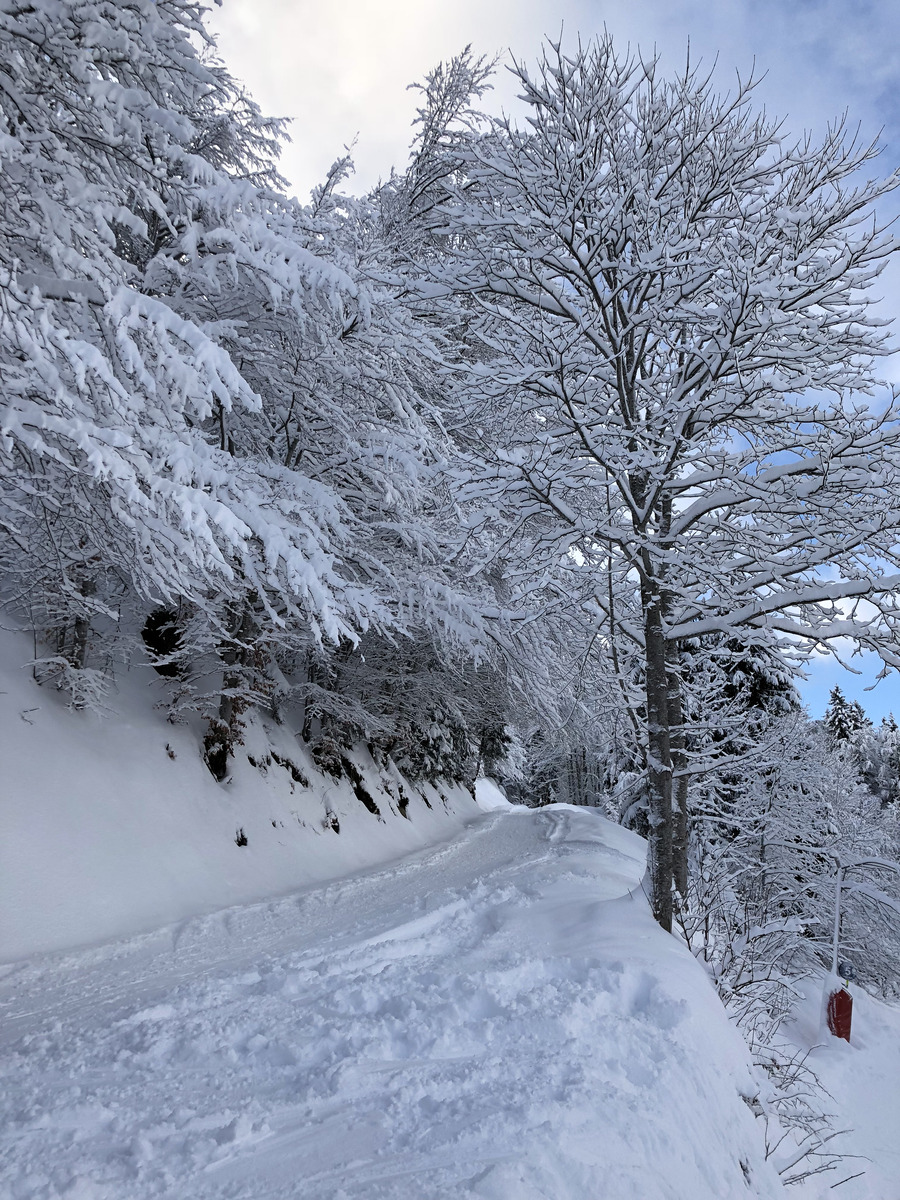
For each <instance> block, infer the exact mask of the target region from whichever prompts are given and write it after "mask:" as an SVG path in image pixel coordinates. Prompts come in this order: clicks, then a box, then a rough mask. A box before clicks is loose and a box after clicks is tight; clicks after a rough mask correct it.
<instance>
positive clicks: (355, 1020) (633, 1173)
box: [0, 806, 781, 1200]
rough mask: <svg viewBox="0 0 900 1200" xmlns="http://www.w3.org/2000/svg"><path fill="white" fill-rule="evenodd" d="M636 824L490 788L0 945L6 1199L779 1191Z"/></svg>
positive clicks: (737, 1069) (716, 1010)
mask: <svg viewBox="0 0 900 1200" xmlns="http://www.w3.org/2000/svg"><path fill="white" fill-rule="evenodd" d="M643 871H644V845H643V843H642V842H641V841H640V840H639V839H638V838H636V837H634V835H632V834H629V833H627V832H626V831H624V830H622V829H620V828H617V827H615V826H613V825H610V824H609V823H608V822H606V821H605V820H604V819H603V818H602V817H600V816H599V815H598V814H597V813H596V812H594V811H592V810H584V809H572V808H565V807H562V806H560V807H554V808H551V809H546V810H541V811H537V812H536V811H532V810H515V811H511V810H509V809H507V810H503V809H500V810H498V811H495V812H493V813H491V814H489V815H485V816H484V817H483V818H482V819H481V820H480V821H479V822H478V823H476V824H473V825H472V826H470V827H469V828H468V829H466V830H464V831H463V832H461V833H460V834H459V835H458V836H457V837H456V838H455V839H454V840H452V841H451V842H449V843H446V844H444V845H442V846H438V847H436V848H433V849H430V850H427V851H424V852H421V853H419V854H418V855H416V856H412V857H409V858H407V859H405V860H404V861H403V862H402V863H399V864H395V865H393V866H390V867H387V868H384V869H382V870H380V871H374V872H369V873H363V874H358V875H356V876H353V877H350V878H347V879H344V880H341V881H338V882H334V883H331V884H328V885H325V886H322V887H316V888H311V889H308V890H306V891H303V892H299V893H298V894H296V895H294V896H291V897H285V898H281V899H278V900H274V901H271V902H267V903H263V904H257V905H252V906H245V907H239V908H232V909H229V910H227V911H225V912H222V913H218V914H215V915H208V916H204V917H198V918H193V919H191V920H188V921H186V922H182V923H179V924H176V925H174V926H170V927H169V928H166V929H163V930H160V931H158V932H156V933H154V934H149V935H145V936H142V937H137V938H132V939H130V940H126V941H123V942H120V943H113V944H110V945H107V946H105V947H99V948H94V949H89V950H82V951H80V952H79V953H77V954H74V955H64V956H51V957H44V958H36V959H32V960H30V961H28V962H25V963H23V964H20V965H18V966H13V967H11V968H9V969H8V971H7V974H6V976H5V978H4V979H3V980H2V983H0V989H2V992H0V995H2V1030H3V1032H2V1039H3V1045H2V1059H0V1062H2V1074H3V1078H2V1086H0V1095H2V1101H0V1103H2V1121H0V1129H2V1133H0V1164H2V1165H0V1194H2V1195H4V1196H9V1197H11V1198H12V1200H50V1198H51V1197H53V1198H56V1197H67V1198H70V1197H71V1198H73V1200H88V1198H89V1200H107V1198H108V1200H145V1198H149V1197H171V1198H172V1200H175V1198H177V1200H188V1198H189V1200H206V1198H212V1197H217V1198H219V1197H221V1198H222V1200H224V1198H225V1197H228V1198H230V1200H237V1198H241V1200H244V1198H247V1200H249V1198H251V1197H253V1198H257V1197H258V1198H260V1200H262V1198H263V1197H266V1198H267V1200H275V1198H285V1200H287V1198H288V1197H291V1198H295V1197H303V1198H304V1200H315V1198H322V1200H324V1198H326V1197H327V1198H329V1200H339V1198H340V1200H351V1198H352V1200H356V1198H366V1200H377V1198H388V1197H390V1198H391V1200H395V1198H397V1200H399V1198H406V1197H408V1198H409V1200H427V1198H429V1197H448V1198H449V1197H463V1196H473V1197H483V1198H493V1200H501V1198H502V1200H538V1198H541V1200H588V1198H600V1197H608V1198H609V1200H628V1198H632V1197H633V1198H634V1200H656V1198H657V1197H658V1198H660V1200H662V1198H663V1197H665V1198H667V1200H704V1198H709V1200H726V1198H730V1197H743V1196H757V1197H770V1196H776V1195H779V1194H781V1188H780V1184H779V1183H778V1181H777V1179H776V1178H775V1176H774V1175H773V1173H772V1170H771V1168H770V1167H769V1166H768V1165H767V1164H766V1163H765V1162H764V1161H763V1160H762V1157H761V1139H760V1134H759V1127H758V1125H757V1124H756V1123H755V1121H754V1118H753V1116H752V1114H751V1112H750V1109H749V1108H748V1106H747V1104H746V1103H745V1101H744V1099H742V1095H744V1096H749V1095H751V1094H752V1093H753V1091H754V1090H755V1087H756V1083H755V1081H754V1079H753V1078H752V1076H751V1072H750V1070H749V1069H748V1066H747V1059H746V1055H745V1052H744V1048H743V1044H742V1042H741V1040H740V1038H739V1037H738V1035H737V1033H736V1032H735V1031H734V1030H733V1029H732V1028H731V1027H730V1025H729V1024H728V1023H727V1021H726V1019H725V1017H724V1015H723V1013H722V1010H721V1008H720V1007H719V1005H718V1002H717V1000H716V998H715V996H714V994H713V991H712V989H711V987H710V985H709V983H708V981H707V979H706V977H705V975H704V973H703V971H702V970H701V968H700V967H699V966H698V964H696V963H695V962H694V960H693V959H692V958H691V957H690V956H689V955H688V954H687V953H686V952H685V951H684V950H683V949H682V948H681V947H680V946H679V944H678V943H677V942H676V941H675V940H674V939H672V938H669V937H667V936H666V935H665V934H663V933H662V932H661V931H660V930H659V929H658V927H657V926H656V925H655V924H654V922H653V920H652V918H651V916H650V913H649V910H648V907H647V904H646V901H645V899H644V897H643V894H642V892H641V888H640V881H641V877H642V875H643Z"/></svg>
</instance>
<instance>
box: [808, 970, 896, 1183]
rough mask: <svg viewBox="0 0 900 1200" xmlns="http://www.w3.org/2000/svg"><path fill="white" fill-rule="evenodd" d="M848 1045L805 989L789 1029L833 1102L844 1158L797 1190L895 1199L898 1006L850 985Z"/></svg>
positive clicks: (819, 998)
mask: <svg viewBox="0 0 900 1200" xmlns="http://www.w3.org/2000/svg"><path fill="white" fill-rule="evenodd" d="M851 992H852V995H853V1022H852V1028H851V1031H850V1042H849V1044H848V1043H847V1042H845V1041H843V1040H841V1039H840V1038H835V1037H832V1036H831V1034H829V1032H828V1030H827V1028H826V1027H825V1020H824V1012H823V1007H824V1006H823V995H822V994H821V993H820V990H819V989H818V988H814V987H810V989H809V994H808V996H807V1000H806V1003H805V1004H802V1005H801V1007H800V1011H799V1014H798V1020H797V1022H796V1025H795V1026H794V1028H793V1030H792V1034H793V1038H794V1040H795V1042H796V1043H797V1045H798V1046H799V1048H800V1049H801V1050H803V1051H808V1059H807V1062H808V1064H809V1066H810V1067H811V1068H812V1069H813V1071H814V1072H815V1073H816V1075H817V1076H818V1078H819V1080H820V1081H821V1082H822V1084H823V1085H824V1086H825V1088H826V1089H827V1091H828V1093H829V1094H830V1096H831V1098H832V1110H833V1112H834V1114H835V1117H834V1124H835V1127H836V1128H837V1129H841V1130H847V1131H848V1132H847V1133H846V1134H843V1135H841V1136H839V1137H837V1138H835V1139H834V1142H833V1143H832V1144H833V1145H834V1147H835V1149H836V1150H838V1151H839V1152H840V1153H842V1154H845V1155H846V1156H847V1157H846V1158H844V1159H843V1161H842V1162H841V1163H840V1164H839V1166H838V1167H837V1169H836V1170H835V1171H834V1172H833V1173H829V1174H828V1175H825V1176H820V1177H818V1178H816V1179H815V1180H810V1181H809V1184H808V1185H807V1189H806V1190H804V1191H802V1193H798V1200H800V1194H802V1196H803V1197H804V1198H806V1197H814V1198H815V1200H825V1198H826V1197H827V1198H831V1197H836V1198H839V1200H896V1198H897V1197H900V1008H897V1007H896V1006H894V1005H890V1004H885V1003H883V1002H882V1001H880V1000H878V999H876V998H875V997H874V996H870V995H868V994H867V993H866V992H865V991H864V990H863V989H862V988H860V987H855V986H854V987H852V988H851Z"/></svg>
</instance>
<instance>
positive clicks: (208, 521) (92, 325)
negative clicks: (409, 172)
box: [0, 0, 478, 775]
mask: <svg viewBox="0 0 900 1200" xmlns="http://www.w3.org/2000/svg"><path fill="white" fill-rule="evenodd" d="M202 17H203V9H202V7H201V6H200V5H198V4H194V3H191V2H190V0H160V2H159V3H154V2H153V0H128V2H126V3H123V4H110V3H101V4H99V5H98V4H96V3H88V2H86V0H38V3H36V4H33V5H27V6H13V7H12V8H10V7H9V6H7V8H6V9H4V10H3V11H2V12H0V45H2V55H0V57H2V62H3V64H4V65H3V68H2V71H0V115H2V120H3V133H4V136H3V139H2V142H0V166H2V170H0V192H2V196H3V203H4V214H5V219H4V222H3V228H2V230H0V285H2V286H0V361H2V370H3V375H4V390H3V395H2V400H0V405H2V411H0V425H2V442H0V467H2V482H0V522H2V529H3V531H4V534H5V535H6V536H5V538H4V539H2V541H3V546H2V548H0V555H2V567H3V575H4V592H5V595H6V596H7V597H10V596H12V597H13V599H14V600H15V601H16V602H17V603H18V604H19V606H20V607H24V608H26V609H27V610H28V611H29V612H30V613H31V614H32V617H33V623H34V624H35V626H36V627H37V628H38V629H39V630H43V631H47V632H48V633H52V637H51V639H50V640H51V645H50V653H49V660H50V661H49V665H50V666H52V667H53V668H54V669H55V670H57V671H58V672H60V673H61V674H62V676H63V677H64V682H65V683H66V685H67V686H69V687H70V688H71V689H72V690H73V691H76V692H77V693H78V696H79V697H81V698H82V699H84V698H85V697H88V696H89V693H90V689H89V687H88V680H89V674H90V673H89V672H88V670H87V669H86V668H87V667H88V666H89V664H90V663H91V661H92V658H91V653H90V649H91V628H92V626H94V627H95V628H96V627H97V626H98V625H104V624H105V626H106V627H107V628H105V629H104V630H103V633H104V639H105V640H106V641H107V642H108V637H109V633H108V627H109V625H110V624H112V625H115V624H116V623H117V622H118V620H119V618H120V616H122V615H123V614H124V613H126V612H129V611H132V612H134V610H137V609H139V608H140V607H141V605H143V608H144V615H146V614H147V611H148V610H150V611H151V616H153V614H154V613H155V614H156V615H155V616H153V620H152V621H151V626H153V622H155V625H156V626H158V627H160V628H161V627H162V626H165V625H169V626H172V622H173V620H174V621H175V624H176V625H178V628H177V629H176V631H175V634H173V636H174V637H175V639H176V642H177V645H178V647H179V654H180V659H181V662H182V665H183V664H184V663H185V662H186V661H187V660H188V659H190V658H192V657H193V658H194V659H196V660H198V661H199V660H200V659H204V660H205V666H204V667H202V668H197V670H196V671H194V675H196V674H197V673H198V671H199V672H200V673H201V674H202V671H206V673H207V675H208V676H209V677H208V678H206V679H200V680H197V679H191V680H188V679H184V678H183V685H184V689H187V690H190V689H193V690H192V693H191V694H192V695H193V699H194V701H195V702H196V703H199V704H202V705H205V707H206V708H207V709H208V712H209V715H210V717H211V722H212V723H211V727H210V732H209V735H208V738H207V743H208V744H207V756H208V760H209V762H210V765H211V766H213V767H214V770H215V773H216V774H217V775H222V773H223V772H224V770H225V763H226V760H227V756H228V752H229V750H230V747H231V745H232V743H233V741H234V738H235V737H236V736H238V735H239V725H240V713H241V710H242V708H243V707H244V706H246V704H247V703H248V702H250V701H252V700H254V699H261V698H264V696H265V695H266V694H268V693H269V692H270V691H271V689H272V687H273V686H274V685H273V683H272V679H270V678H268V677H267V668H266V663H267V662H269V663H273V664H274V660H275V659H276V658H279V657H280V660H281V664H282V665H283V666H285V667H288V666H290V667H297V668H298V669H297V670H296V671H295V673H294V678H293V684H294V685H295V686H299V688H300V690H301V691H302V689H303V686H305V685H304V683H303V675H304V670H305V669H306V665H308V664H309V663H310V662H311V661H312V660H313V659H317V660H321V659H323V658H327V657H328V654H329V653H331V651H330V650H329V649H327V647H333V648H334V647H339V646H340V645H342V644H344V643H346V644H349V645H352V644H354V643H355V642H356V641H357V640H358V639H359V637H360V636H361V635H362V634H363V633H364V632H365V631H367V630H372V631H376V632H377V633H378V634H380V635H382V636H384V635H387V634H388V633H390V634H392V635H394V634H400V635H403V634H404V633H405V632H407V631H408V632H410V633H417V634H418V633H419V632H421V631H422V630H423V629H424V630H425V631H426V632H427V634H428V636H446V637H447V638H448V640H450V641H453V642H455V643H456V645H457V647H458V646H459V645H460V644H461V643H462V642H467V641H468V642H472V641H477V640H478V635H477V632H476V631H475V626H476V625H477V619H476V617H475V615H474V613H473V610H472V608H471V606H470V605H468V603H467V601H466V600H465V597H464V590H465V589H460V588H456V587H454V586H453V584H452V581H451V580H450V579H449V576H448V575H447V572H446V571H445V569H444V560H445V558H446V557H447V555H446V553H445V551H444V548H443V547H442V545H441V537H440V535H439V532H438V531H439V529H440V527H441V517H440V508H441V505H442V504H443V503H444V501H445V499H446V496H447V488H446V486H445V485H442V484H441V482H440V480H439V478H438V464H439V463H440V461H441V460H442V458H443V457H444V449H443V441H442V439H443V437H444V435H443V434H442V431H441V425H440V420H439V418H438V416H437V414H436V412H435V410H434V406H433V404H432V402H431V399H430V397H429V391H433V390H434V382H433V379H432V377H431V376H432V375H433V372H430V371H429V368H428V358H427V352H428V344H429V336H428V332H427V331H426V330H425V329H423V328H419V327H417V326H416V322H415V318H414V317H413V316H412V314H411V313H410V311H409V310H408V309H405V308H403V307H402V306H401V305H399V304H398V303H397V302H396V300H395V298H394V295H393V291H392V285H391V283H390V281H385V279H384V272H383V271H381V270H380V264H379V261H378V257H377V251H378V249H379V245H380V244H379V243H376V242H375V241H373V237H372V235H371V232H370V229H371V226H372V224H373V222H372V221H371V219H370V211H369V209H368V208H367V206H366V204H365V202H354V201H350V200H348V199H347V198H345V197H341V196H340V194H339V188H340V182H341V178H342V175H343V172H344V171H345V170H346V169H347V167H348V163H347V162H346V161H343V162H341V163H339V164H338V165H337V166H336V168H335V169H334V170H333V171H332V172H331V173H330V175H329V178H328V180H327V181H326V184H325V185H323V187H322V188H320V189H318V191H317V193H316V195H315V196H314V201H313V204H312V205H311V206H309V207H308V208H305V209H304V208H301V207H300V206H298V205H297V204H296V203H295V202H292V201H288V200H286V199H285V198H284V197H282V196H280V195H279V194H278V193H277V191H275V190H273V189H274V188H276V187H277V186H278V184H279V179H278V176H277V172H276V170H275V167H274V162H275V156H276V154H277V150H278V144H279V140H280V137H281V136H282V134H283V129H282V127H281V124H280V123H279V122H273V121H270V120H268V119H265V118H263V117H262V116H261V114H260V113H259V111H258V109H257V108H256V106H255V105H254V104H253V103H252V101H250V100H249V99H248V98H247V97H246V96H245V95H244V93H243V92H242V90H241V88H240V87H239V85H238V84H236V83H235V82H234V80H232V79H231V77H230V76H229V75H228V73H227V71H226V70H225V69H224V68H223V67H222V66H221V64H219V63H217V62H216V60H215V58H214V57H213V55H212V51H211V47H210V44H209V39H208V36H207V34H206V32H205V30H204V27H203V23H202ZM432 140H433V139H432ZM160 614H162V615H160ZM179 614H180V615H179ZM179 622H180V624H179ZM173 627H174V626H173ZM148 632H149V633H150V635H151V636H152V629H150V630H149V631H148ZM98 657H99V656H98V655H96V654H95V655H94V659H97V658H98ZM287 660H290V662H288V661H287ZM298 664H299V666H298ZM162 665H165V664H164V663H163V664H162ZM273 670H274V667H273ZM180 674H181V676H182V677H184V675H185V672H184V671H183V670H181V672H180ZM272 674H273V671H268V675H272ZM307 674H308V672H307ZM216 675H218V682H217V681H216ZM281 678H282V683H283V679H284V677H283V676H282V677H281ZM278 686H281V684H279V685H278ZM204 692H205V694H206V697H205V699H203V693H204Z"/></svg>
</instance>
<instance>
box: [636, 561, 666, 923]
mask: <svg viewBox="0 0 900 1200" xmlns="http://www.w3.org/2000/svg"><path fill="white" fill-rule="evenodd" d="M642 591H643V606H644V653H645V670H646V684H645V686H646V692H647V776H648V785H649V794H650V812H649V821H650V837H649V847H648V854H647V859H648V870H649V872H650V884H651V897H650V901H651V904H652V905H653V915H654V916H655V917H656V919H657V921H658V922H659V923H660V925H662V927H663V929H665V930H667V931H669V932H671V929H672V749H671V744H670V740H669V707H668V706H669V698H668V671H667V669H666V641H665V635H664V630H663V622H662V597H661V596H660V593H659V589H658V587H657V585H656V584H655V583H654V582H653V581H652V580H650V581H645V582H644V584H643V585H642Z"/></svg>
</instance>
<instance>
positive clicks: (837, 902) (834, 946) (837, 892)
mask: <svg viewBox="0 0 900 1200" xmlns="http://www.w3.org/2000/svg"><path fill="white" fill-rule="evenodd" d="M843 882H844V868H843V867H838V871H837V881H836V885H835V889H834V939H833V941H832V943H831V973H832V975H837V969H838V942H839V941H840V936H841V884H842V883H843Z"/></svg>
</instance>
